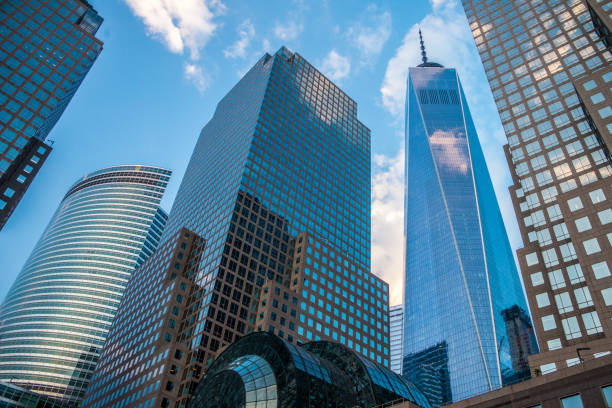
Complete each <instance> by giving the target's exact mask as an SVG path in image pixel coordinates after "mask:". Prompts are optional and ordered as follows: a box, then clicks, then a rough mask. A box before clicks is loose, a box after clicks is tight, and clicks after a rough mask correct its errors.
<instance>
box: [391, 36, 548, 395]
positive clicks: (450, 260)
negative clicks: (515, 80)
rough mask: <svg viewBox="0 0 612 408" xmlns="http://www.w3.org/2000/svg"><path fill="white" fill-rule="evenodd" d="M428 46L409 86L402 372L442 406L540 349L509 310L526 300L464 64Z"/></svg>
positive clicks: (490, 383)
mask: <svg viewBox="0 0 612 408" xmlns="http://www.w3.org/2000/svg"><path fill="white" fill-rule="evenodd" d="M421 48H422V50H423V63H422V64H421V65H419V66H418V67H416V68H410V70H409V74H408V86H407V95H406V146H407V148H406V186H405V188H406V203H405V205H406V206H405V239H406V257H405V259H406V276H405V278H406V282H405V284H406V287H405V298H404V304H405V312H404V350H403V353H404V367H403V375H404V376H406V377H408V378H409V379H411V380H412V381H413V382H415V384H417V385H418V386H419V388H421V389H422V390H423V392H424V393H425V394H426V395H428V397H429V398H430V400H431V402H432V404H433V405H440V404H443V403H447V402H450V401H451V400H452V401H458V400H461V399H465V398H468V397H470V396H474V395H477V394H479V393H484V392H487V391H489V390H492V389H495V388H499V387H501V386H502V385H505V384H508V383H512V382H516V381H518V380H519V379H520V378H523V377H525V376H528V375H529V371H528V370H524V369H522V370H517V369H516V367H525V366H526V365H527V354H529V353H530V352H531V353H532V352H535V351H536V350H534V349H532V350H529V349H522V352H521V353H517V352H515V350H513V349H512V346H511V340H510V338H509V336H510V333H509V332H508V330H507V327H508V325H507V324H506V322H505V320H504V317H503V316H504V313H505V311H506V310H508V309H511V308H518V309H519V310H522V311H523V313H525V315H526V313H527V312H526V310H527V305H526V302H525V297H524V295H523V291H522V288H521V283H520V280H519V276H518V273H517V270H516V266H515V263H514V259H513V257H512V251H511V249H510V244H509V242H508V237H507V235H506V230H505V227H504V223H503V220H502V217H501V213H500V211H499V206H498V204H497V199H496V197H495V192H494V190H493V185H492V183H491V179H490V176H489V172H488V170H487V165H486V162H485V159H484V156H483V153H482V150H481V148H480V142H479V140H478V135H477V134H476V129H475V128H474V123H473V121H472V117H471V114H470V110H469V108H468V105H467V102H466V99H465V95H464V93H463V88H462V87H461V83H460V81H459V78H458V76H457V72H456V71H455V70H454V69H452V68H443V67H442V66H441V65H439V64H436V63H432V62H427V58H426V56H425V51H424V48H423V45H422V41H421ZM528 344H531V345H534V346H535V341H533V342H530V343H528Z"/></svg>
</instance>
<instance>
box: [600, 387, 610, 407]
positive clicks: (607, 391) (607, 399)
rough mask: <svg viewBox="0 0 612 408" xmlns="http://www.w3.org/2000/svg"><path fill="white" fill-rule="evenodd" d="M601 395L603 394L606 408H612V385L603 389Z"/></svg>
mask: <svg viewBox="0 0 612 408" xmlns="http://www.w3.org/2000/svg"><path fill="white" fill-rule="evenodd" d="M601 393H602V394H603V397H604V401H605V403H606V407H607V408H612V385H608V386H605V387H602V388H601Z"/></svg>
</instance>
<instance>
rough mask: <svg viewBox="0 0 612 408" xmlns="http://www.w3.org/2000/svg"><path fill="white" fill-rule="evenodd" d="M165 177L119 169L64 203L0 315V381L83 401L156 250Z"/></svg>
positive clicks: (79, 187) (151, 170)
mask: <svg viewBox="0 0 612 408" xmlns="http://www.w3.org/2000/svg"><path fill="white" fill-rule="evenodd" d="M170 174H171V172H170V171H169V170H165V169H161V168H158V167H148V166H115V167H109V168H105V169H102V170H98V171H95V172H92V173H90V174H88V175H86V176H85V177H83V178H82V179H81V180H79V181H77V182H76V183H75V184H74V185H73V186H72V187H71V188H70V189H69V190H68V192H67V193H66V195H65V197H64V199H63V200H62V202H61V204H60V205H59V207H58V209H57V211H56V212H55V215H54V216H53V218H52V219H51V222H50V223H49V225H48V226H47V229H46V230H45V232H44V233H43V235H42V237H41V238H40V240H39V241H38V243H37V244H36V246H35V248H34V250H33V251H32V254H31V255H30V258H29V259H28V260H27V262H26V263H25V265H24V267H23V269H22V271H21V273H20V274H19V276H18V277H17V279H16V281H15V283H14V284H13V286H12V288H11V289H10V291H9V292H8V294H7V296H6V299H5V300H4V303H3V304H2V308H1V310H0V381H4V382H11V383H12V384H15V385H19V386H21V387H24V388H27V389H30V390H32V391H35V392H37V393H39V394H44V395H48V396H51V397H54V398H57V399H59V400H62V401H65V402H66V403H67V404H68V405H70V406H73V405H77V403H78V402H79V401H80V400H81V399H82V397H83V394H84V392H85V388H86V387H87V384H88V383H89V379H90V378H91V375H92V374H93V370H94V367H95V366H96V362H97V360H98V357H99V355H100V352H101V350H102V345H103V344H104V340H105V339H106V335H107V333H108V330H109V328H110V324H111V322H112V320H113V317H114V316H115V312H116V311H117V306H118V305H119V301H120V300H121V296H122V294H123V290H124V288H125V286H126V284H127V282H128V279H129V278H130V275H131V273H132V271H133V270H134V268H135V267H136V266H138V265H140V264H141V263H142V262H143V261H144V260H145V259H146V258H147V257H148V256H149V255H150V254H151V253H152V252H153V251H154V250H155V248H156V247H157V244H158V242H159V239H160V237H161V234H162V231H163V229H164V226H165V224H166V220H167V215H166V214H165V212H164V211H163V210H161V209H160V208H159V202H160V200H161V198H162V195H163V193H164V190H165V189H166V185H167V183H168V180H169V178H170Z"/></svg>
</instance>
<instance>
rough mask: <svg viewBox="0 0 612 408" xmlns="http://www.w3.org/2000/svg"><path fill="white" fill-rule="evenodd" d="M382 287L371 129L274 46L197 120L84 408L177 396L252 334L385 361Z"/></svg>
mask: <svg viewBox="0 0 612 408" xmlns="http://www.w3.org/2000/svg"><path fill="white" fill-rule="evenodd" d="M388 291H389V288H388V285H387V284H386V283H384V282H382V281H381V280H380V279H378V278H376V277H375V276H374V275H373V274H372V273H371V272H370V132H369V130H368V129H367V128H366V127H365V126H364V125H363V124H362V123H361V122H360V121H359V120H358V119H357V106H356V103H355V102H354V101H353V100H352V99H350V98H349V97H348V96H347V95H346V94H345V93H344V92H342V90H340V89H339V88H338V87H337V86H336V85H334V84H333V83H332V82H331V81H329V79H327V78H326V77H325V76H324V75H322V74H321V73H320V72H319V71H317V70H316V69H315V68H314V67H313V66H312V65H310V64H309V63H308V62H307V61H306V60H305V59H304V58H302V57H301V56H300V55H299V54H297V53H292V52H290V51H289V50H287V49H286V48H284V47H283V48H281V49H280V50H279V51H277V52H276V53H275V54H274V55H269V54H266V55H264V56H263V57H262V58H261V59H260V60H259V61H258V62H257V63H256V64H255V65H254V66H253V67H252V68H251V70H249V72H248V73H247V74H245V76H244V77H243V78H242V79H241V80H240V81H239V82H238V83H237V84H236V85H235V86H234V87H233V88H232V89H231V90H230V91H229V93H228V94H227V95H226V96H225V97H224V98H223V99H222V100H221V101H220V102H219V104H218V106H217V109H216V111H215V113H214V115H213V117H212V119H211V120H210V121H209V122H208V123H207V124H206V126H205V127H204V128H203V130H202V132H201V134H200V137H199V140H198V142H197V144H196V147H195V149H194V152H193V154H192V157H191V161H190V163H189V165H188V167H187V171H186V173H185V176H184V178H183V181H182V184H181V186H180V188H179V191H178V194H177V197H176V200H175V204H174V206H173V208H172V211H171V213H170V216H169V219H168V225H167V227H166V230H165V231H164V236H163V238H162V244H160V247H159V249H158V250H157V252H156V253H155V254H153V255H152V256H151V257H150V258H149V259H148V260H147V261H146V262H145V263H143V265H142V266H141V267H140V268H139V269H138V270H137V271H136V272H135V274H134V275H133V278H132V280H131V281H130V285H129V287H128V289H127V290H126V294H125V296H124V298H123V301H122V304H121V306H120V307H119V311H118V313H117V317H116V319H115V321H114V323H113V328H112V330H111V333H110V335H109V339H108V341H107V343H106V345H105V347H104V351H103V356H102V357H101V359H100V362H99V364H98V367H97V369H96V373H95V374H94V378H93V381H92V383H91V385H90V387H89V389H88V391H87V396H86V398H85V400H84V406H85V407H106V406H112V405H114V404H120V405H121V406H123V407H137V406H140V405H142V406H143V407H150V406H154V405H155V406H160V405H161V406H162V407H174V406H184V405H185V404H186V402H187V401H188V400H189V397H190V395H191V394H192V393H193V392H194V390H195V388H196V386H197V384H198V382H199V381H200V379H201V376H202V373H203V372H205V371H206V369H207V368H208V367H209V366H210V364H212V362H213V361H214V359H215V358H216V356H217V354H218V353H219V351H220V350H223V349H225V348H226V347H227V346H229V345H231V344H232V343H234V342H235V341H236V340H238V339H239V338H241V337H242V336H244V335H246V334H248V333H250V332H254V331H265V332H273V333H274V334H276V335H278V336H279V337H281V338H283V339H284V340H286V341H287V342H289V343H291V344H297V343H305V342H309V341H316V340H330V341H334V342H338V343H340V344H343V345H345V346H346V347H348V348H349V349H351V350H354V351H355V352H357V353H359V354H361V355H363V356H365V357H367V358H369V359H370V360H372V361H374V362H376V363H378V364H381V365H383V366H385V367H388V366H389V327H388V326H389V320H388V302H389V295H388Z"/></svg>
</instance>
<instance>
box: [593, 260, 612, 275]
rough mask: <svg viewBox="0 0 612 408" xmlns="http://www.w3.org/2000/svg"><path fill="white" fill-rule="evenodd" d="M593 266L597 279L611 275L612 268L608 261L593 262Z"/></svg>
mask: <svg viewBox="0 0 612 408" xmlns="http://www.w3.org/2000/svg"><path fill="white" fill-rule="evenodd" d="M591 268H592V269H593V275H595V279H602V278H606V277H608V276H610V269H609V268H608V264H607V262H606V261H603V262H598V263H596V264H593V265H591Z"/></svg>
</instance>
